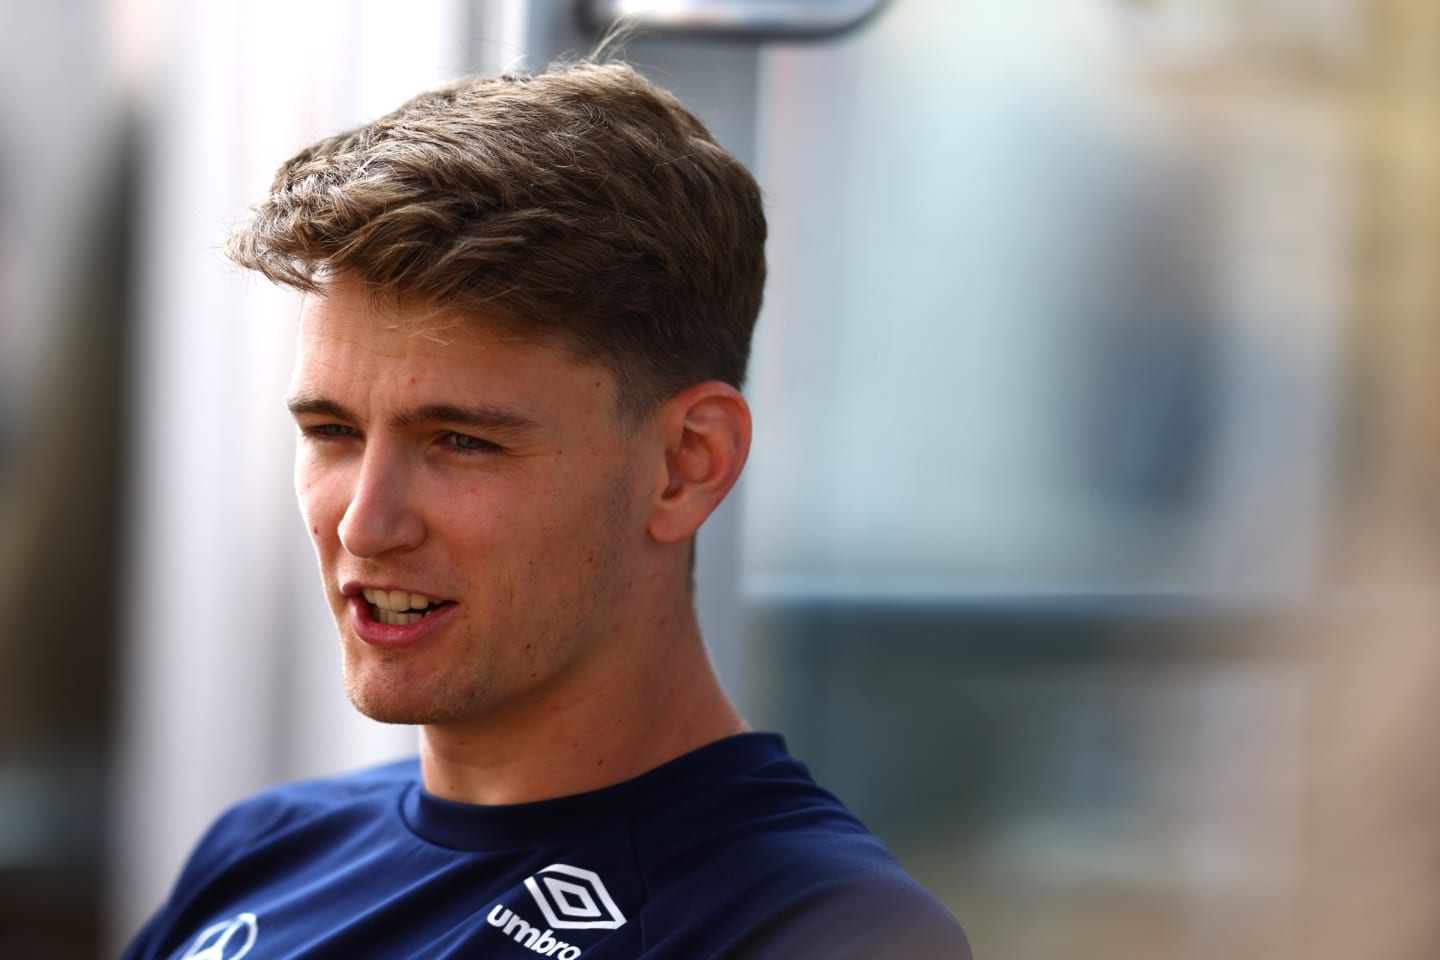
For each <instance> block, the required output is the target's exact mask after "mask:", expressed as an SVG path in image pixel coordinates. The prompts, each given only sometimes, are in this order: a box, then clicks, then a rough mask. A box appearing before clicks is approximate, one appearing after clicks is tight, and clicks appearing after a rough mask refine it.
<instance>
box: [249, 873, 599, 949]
mask: <svg viewBox="0 0 1440 960" xmlns="http://www.w3.org/2000/svg"><path fill="white" fill-rule="evenodd" d="M525 887H526V889H528V890H529V891H530V896H532V897H534V898H535V903H536V905H537V906H539V908H540V912H541V913H543V914H545V921H546V922H547V923H549V924H550V926H551V927H552V928H553V929H556V930H614V929H615V928H616V927H620V926H623V925H624V923H625V915H624V914H623V913H621V912H620V908H619V907H617V906H615V901H614V900H612V899H610V891H608V890H606V889H605V884H603V883H601V882H600V877H599V875H598V874H596V873H595V872H594V871H593V870H582V869H580V868H579V867H572V866H569V865H567V864H563V863H552V864H551V865H550V866H548V867H546V868H545V869H544V870H541V871H539V872H538V873H536V874H535V875H534V876H533V877H528V878H526V880H525ZM225 960H230V958H228V957H227V958H225Z"/></svg>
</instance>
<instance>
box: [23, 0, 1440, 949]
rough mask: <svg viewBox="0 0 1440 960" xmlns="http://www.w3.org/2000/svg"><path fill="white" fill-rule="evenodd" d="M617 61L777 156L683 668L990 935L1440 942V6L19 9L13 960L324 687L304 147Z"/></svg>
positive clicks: (118, 897) (779, 2)
mask: <svg viewBox="0 0 1440 960" xmlns="http://www.w3.org/2000/svg"><path fill="white" fill-rule="evenodd" d="M617 12H625V13H628V14H630V15H632V16H634V17H636V18H638V19H639V20H640V21H641V22H643V23H645V24H647V25H648V27H649V29H648V30H647V31H646V32H645V33H644V34H643V35H642V36H641V37H640V38H639V39H635V40H632V41H630V42H629V43H628V44H627V47H626V49H627V56H628V58H629V59H631V60H632V61H634V62H635V63H636V64H637V65H638V66H640V67H641V68H642V69H643V70H645V72H647V73H648V74H649V75H651V76H652V77H653V78H655V79H657V80H658V81H659V82H661V83H662V84H663V85H665V86H667V87H669V88H671V89H673V90H675V91H676V92H677V93H679V94H680V95H681V97H682V98H683V99H685V100H686V101H687V102H688V103H690V104H691V105H692V107H694V108H695V109H696V111H697V112H698V113H700V114H701V115H702V117H703V118H704V119H705V120H706V121H707V123H709V124H710V125H711V127H712V129H713V130H714V131H715V133H716V134H717V136H718V137H719V138H720V139H721V140H722V141H723V142H724V143H726V144H727V146H729V147H730V148H731V149H732V150H733V151H734V152H735V153H736V154H737V156H739V157H740V158H741V159H742V160H744V161H745V162H746V163H747V164H748V165H750V166H751V168H752V169H753V170H754V171H755V172H756V174H757V176H758V178H759V179H760V181H761V183H762V186H763V187H764V188H765V190H766V193H767V198H768V208H769V213H770V216H771V227H772V240H771V243H770V247H769V256H770V263H771V272H770V275H771V281H770V285H769V287H768V290H767V300H766V307H765V311H764V314H763V315H762V318H761V324H760V330H759V333H758V335H757V337H758V338H757V343H756V349H755V356H754V362H753V367H752V377H751V382H750V387H749V395H750V397H751V400H752V403H753V405H754V407H755V411H756V422H757V430H758V432H757V437H756V443H755V448H754V452H753V454H752V459H751V464H750V468H749V471H748V474H747V477H746V479H745V480H744V482H743V484H742V486H741V488H740V489H739V490H738V492H737V494H736V496H734V497H733V498H732V500H731V502H730V503H729V504H727V506H726V508H725V509H724V510H723V511H722V512H721V513H720V514H719V515H718V516H717V517H716V518H714V520H713V521H712V522H711V524H710V525H709V526H707V528H706V530H705V532H704V534H703V535H702V538H701V541H700V542H701V560H700V564H701V565H700V577H699V590H700V593H699V603H700V607H701V614H702V619H703V622H704V625H705V629H706V635H707V638H708V640H709V642H710V645H711V648H712V651H713V656H714V658H715V660H716V662H717V664H718V666H719V668H720V670H721V673H722V675H723V676H724V678H725V680H726V682H727V685H728V686H729V687H730V689H731V691H732V693H733V694H734V695H735V697H736V699H737V700H738V701H739V702H740V703H741V704H742V707H743V709H744V710H745V711H746V712H747V714H748V716H749V717H750V719H751V721H752V723H753V724H755V725H756V726H760V727H768V728H775V729H780V730H782V731H783V732H784V733H786V735H787V737H788V738H789V741H790V745H791V747H792V750H793V751H794V752H795V753H796V754H797V755H798V756H799V757H801V758H802V759H803V760H805V761H807V762H808V763H809V764H810V765H811V767H812V768H813V769H814V771H815V773H816V774H817V776H818V778H819V779H820V780H821V781H822V782H824V783H825V784H826V785H828V786H830V787H831V788H832V789H834V790H835V791H836V792H837V793H839V794H840V795H841V796H842V797H844V798H845V799H846V800H847V801H848V802H850V804H851V805H852V806H853V807H854V808H855V809H856V811H857V812H858V813H859V814H860V815H861V817H862V818H863V819H865V820H866V821H867V822H868V823H869V824H870V826H871V827H872V829H874V830H875V831H876V832H877V833H878V834H880V836H881V837H882V838H884V839H885V840H886V841H887V842H888V843H889V844H890V845H891V847H892V849H893V850H894V851H895V852H896V854H897V855H898V856H899V857H900V859H901V860H902V862H904V863H905V864H906V865H907V866H908V867H909V868H910V869H911V871H912V872H914V873H915V874H916V875H917V876H919V877H920V878H921V879H922V881H924V882H925V883H926V884H927V885H928V886H930V887H931V888H932V889H933V890H934V891H935V892H936V893H937V895H938V896H940V898H941V899H942V900H944V901H945V902H946V903H947V905H949V906H950V908H951V909H952V910H953V911H954V912H955V913H956V914H957V915H958V916H959V917H960V918H961V919H962V921H963V922H964V923H965V925H966V927H967V929H968V930H969V932H970V934H971V936H972V939H973V941H974V944H975V947H976V954H977V956H979V957H992V958H999V957H1005V958H1036V960H1046V958H1057V960H1058V958H1066V960H1088V958H1102V957H1103V958H1115V957H1156V956H1164V957H1179V958H1192V957H1193V958H1200V957H1205V958H1210V957H1214V956H1228V957H1242V956H1243V957H1261V958H1290V957H1302V956H1303V957H1307V958H1329V957H1337V958H1338V957H1346V958H1353V957H1357V956H1363V957H1366V958H1426V960H1433V958H1434V957H1436V956H1440V907H1437V906H1436V905H1437V904H1440V822H1437V818H1440V772H1437V770H1436V756H1437V749H1436V738H1437V734H1436V732H1435V731H1436V730H1440V726H1437V721H1440V631H1437V626H1440V578H1437V574H1440V509H1437V508H1440V349H1437V348H1440V5H1437V4H1436V3H1435V2H1434V0H1029V2H1026V3H1023V4H1022V3H1013V2H1009V0H890V2H875V0H833V2H829V0H808V2H807V0H689V2H681V3H674V2H669V3H659V2H648V0H612V2H604V0H593V2H581V3H578V4H577V3H575V2H572V0H531V2H525V0H409V2H406V3H403V4H401V3H393V2H391V3H387V2H382V0H363V2H344V0H285V2H280V0H250V2H247V3H239V2H228V3H227V2H221V3H206V4H187V3H183V2H181V0H59V2H54V3H38V2H26V0H0V622H3V623H5V624H6V629H5V630H4V631H3V632H0V956H4V957H6V958H17V960H52V958H54V960H60V958H95V957H105V956H113V955H115V954H116V953H118V951H119V947H120V945H121V944H122V943H123V942H125V941H126V940H127V939H128V938H129V936H130V935H131V934H133V932H134V931H135V930H136V929H137V927H138V926H139V924H140V923H141V921H142V920H143V918H144V917H145V916H146V915H147V914H148V913H149V912H150V911H151V910H153V909H154V908H155V906H156V905H157V904H158V903H159V901H160V899H161V898H162V897H163V896H164V895H165V892H166V890H167V888H168V886H169V884H170V883H171V882H172V881H173V878H174V875H175V871H176V870H177V868H178V866H179V864H180V862H181V860H182V858H183V857H184V855H185V853H186V852H187V850H188V848H189V847H190V845H191V844H192V843H193V842H194V840H195V839H196V837H197V836H198V834H199V832H200V831H201V830H202V829H203V827H204V826H205V824H206V823H208V822H209V821H210V820H211V819H212V818H213V817H214V816H215V815H216V814H217V813H218V812H219V811H220V810H221V809H222V808H223V807H224V806H225V805H227V804H229V803H231V802H233V801H234V800H236V799H238V798H239V797H240V796H242V795H244V794H246V793H248V792H251V791H253V790H255V789H258V788H260V787H262V786H264V785H266V784H268V783H271V782H274V781H276V780H280V779H286V778H292V777H299V776H310V775H315V774H321V773H328V772H333V771H337V770H340V769H344V768H347V767H352V766H355V765H357V764H362V763H368V762H371V761H378V760H383V759H386V758H389V757H392V756H396V755H399V754H403V753H406V752H409V751H411V750H412V749H413V743H414V736H413V732H412V731H409V730H405V729H397V728H386V727H381V726H378V725H375V724H372V723H370V722H368V721H365V720H363V719H362V718H360V717H358V716H357V715H355V714H353V712H352V711H351V710H350V708H349V707H348V705H347V704H346V703H345V702H344V697H343V694H342V692H341V689H340V684H339V682H338V658H337V657H336V655H335V652H334V650H335V644H334V640H333V627H332V625H331V623H330V620H329V616H328V612H327V610H326V609H325V606H324V603H323V600H322V598H321V597H320V594H319V591H318V590H317V589H315V587H316V578H315V574H314V572H313V570H312V566H313V560H312V558H311V554H310V550H309V546H308V543H307V542H306V539H305V537H304V533H303V530H302V528H301V526H300V524H299V523H298V522H297V518H296V515H295V511H294V506H293V497H292V494H291V491H290V481H289V460H290V455H291V447H292V443H293V440H292V434H293V427H292V426H291V425H290V423H289V421H288V418H287V417H286V415H285V413H284V410H283V407H282V396H283V388H284V383H285V380H286V377H287V375H288V369H289V363H290V352H291V349H292V348H291V337H292V336H293V333H294V318H295V316H296V313H297V310H298V301H297V299H296V298H295V297H294V296H293V295H290V294H287V293H284V292H280V291H276V290H272V289H270V288H268V287H267V286H265V285H264V284H263V282H261V281H259V280H256V279H253V278H251V277H248V276H244V275H242V274H241V273H240V272H239V271H238V270H237V269H236V268H233V267H230V266H229V265H228V264H227V263H226V262H225V261H223V259H222V258H221V257H220V256H219V253H218V248H219V246H220V244H221V243H222V242H223V240H224V238H225V236H226V234H227V231H228V229H229V227H230V226H231V225H232V224H233V223H235V222H236V221H237V220H239V219H240V218H242V217H243V216H244V214H245V210H246V207H247V204H249V203H252V202H255V201H256V200H258V199H259V198H260V196H261V195H262V194H263V192H264V190H265V188H266V186H267V184H268V182H269V179H270V175H271V173H272V171H273V170H274V168H275V167H276V166H277V165H278V164H279V162H280V161H281V160H283V159H285V158H286V157H288V156H289V155H290V154H291V153H293V152H294V151H295V150H296V149H298V148H299V147H300V146H302V145H304V144H306V143H308V142H309V141H311V140H312V139H314V138H316V137H318V136H320V135H322V134H325V133H329V132H332V131H334V130H336V129H338V128H340V127H343V126H349V125H353V124H356V123H360V122H363V121H365V120H367V119H370V118H373V117H375V116H377V115H379V114H381V113H383V112H386V111H388V110H389V109H391V108H392V107H394V106H395V105H397V104H398V103H399V102H400V101H401V100H403V99H404V98H406V97H407V96H409V95H410V94H412V93H414V92H416V91H418V90H419V89H421V88H422V87H425V86H428V85H432V84H434V83H437V82H440V81H442V80H444V79H447V78H449V77H452V76H455V75H457V74H462V73H471V72H487V71H496V70H500V69H516V68H518V69H524V68H534V67H538V66H540V65H543V63H545V62H547V61H548V60H549V59H551V58H553V57H554V56H556V55H560V54H564V53H566V52H580V53H583V52H586V51H588V50H590V49H591V48H592V47H593V46H594V43H595V40H596V37H597V36H598V35H599V33H600V32H601V31H602V30H603V27H604V25H605V23H606V22H608V19H609V18H610V17H611V16H613V15H614V14H615V13H617Z"/></svg>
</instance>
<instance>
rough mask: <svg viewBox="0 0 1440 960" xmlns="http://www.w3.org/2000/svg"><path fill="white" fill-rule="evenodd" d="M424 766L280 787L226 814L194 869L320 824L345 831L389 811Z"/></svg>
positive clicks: (404, 763) (390, 766) (396, 764)
mask: <svg viewBox="0 0 1440 960" xmlns="http://www.w3.org/2000/svg"><path fill="white" fill-rule="evenodd" d="M419 778H420V772H419V762H418V761H417V760H416V759H415V758H413V757H412V758H410V759H407V760H398V761H393V762H390V763H386V764H383V765H380V766H375V767H368V768H365V769H362V770H356V771H353V772H349V773H343V774H339V775H336V776H328V777H318V778H314V779H308V780H294V781H290V782H287V783H281V784H277V785H275V786H272V787H269V788H267V789H265V790H263V791H261V792H259V793H256V794H254V795H252V796H249V797H247V798H245V799H244V800H241V801H239V802H238V803H236V804H234V805H233V806H231V807H230V808H229V809H227V810H226V811H225V812H224V813H222V814H221V815H220V816H219V817H218V818H217V819H216V820H215V822H214V823H213V824H211V826H210V828H209V830H207V831H206V833H205V835H204V836H203V837H202V838H201V840H200V843H199V844H198V845H197V846H196V849H195V852H194V855H192V858H191V859H192V866H193V865H194V864H195V862H203V861H205V860H207V859H210V858H213V857H215V856H219V855H223V854H224V853H225V852H226V851H230V850H234V849H236V848H239V847H250V846H254V845H255V844H256V843H257V842H259V841H262V840H264V839H265V838H267V837H269V836H272V835H274V834H276V833H277V832H282V831H291V830H298V829H304V828H305V827H306V826H307V825H309V824H313V823H315V822H318V821H320V820H327V821H338V822H340V823H341V824H342V825H343V824H344V823H345V822H347V821H351V820H353V819H354V818H357V817H366V816H370V815H372V814H373V813H374V812H375V811H378V810H380V809H382V807H383V808H388V807H389V806H390V805H391V803H392V800H393V799H394V798H395V797H396V796H397V795H398V794H399V793H400V792H402V791H404V790H405V789H406V788H407V787H408V786H409V785H410V784H414V783H418V782H419Z"/></svg>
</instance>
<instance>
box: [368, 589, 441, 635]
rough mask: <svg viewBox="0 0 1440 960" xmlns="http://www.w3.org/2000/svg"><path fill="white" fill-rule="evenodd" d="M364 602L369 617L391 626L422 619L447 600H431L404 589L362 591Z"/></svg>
mask: <svg viewBox="0 0 1440 960" xmlns="http://www.w3.org/2000/svg"><path fill="white" fill-rule="evenodd" d="M363 592H364V594H365V602H366V603H367V604H369V607H370V618H371V619H372V620H374V621H376V622H377V623H384V624H389V625H390V626H392V627H409V626H412V625H414V624H417V623H419V622H420V621H421V620H424V619H425V618H426V617H428V616H429V615H430V614H432V613H434V612H435V611H436V610H439V609H440V608H441V607H443V606H446V605H447V604H449V602H450V601H448V600H431V599H430V598H429V597H422V596H421V595H420V594H418V593H407V592H405V591H404V590H372V589H369V588H366V589H365V590H364V591H363Z"/></svg>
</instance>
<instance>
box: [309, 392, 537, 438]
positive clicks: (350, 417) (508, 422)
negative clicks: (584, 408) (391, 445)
mask: <svg viewBox="0 0 1440 960" xmlns="http://www.w3.org/2000/svg"><path fill="white" fill-rule="evenodd" d="M286 406H288V407H289V408H290V415H291V416H293V417H334V418H335V419H336V420H345V421H348V422H350V423H354V422H356V419H357V418H356V417H355V415H354V414H353V413H351V412H350V411H349V410H347V409H346V408H345V407H344V406H343V405H341V404H340V403H338V402H336V401H335V400H332V399H330V398H329V397H325V396H320V395H318V394H299V395H297V396H294V397H291V398H290V399H289V400H288V401H286ZM390 422H391V423H392V424H393V425H394V426H397V427H413V426H416V425H418V424H426V423H449V424H454V425H455V426H457V427H470V428H473V429H479V430H504V431H507V432H510V433H521V432H525V431H529V430H535V429H538V428H539V426H540V424H539V422H538V421H536V420H535V419H534V418H533V417H529V416H526V415H525V414H523V413H520V412H518V411H515V410H509V409H506V408H505V407H491V406H481V407H467V406H462V405H460V404H455V403H426V404H422V405H421V406H418V407H416V408H415V409H413V410H404V411H401V412H400V413H397V414H395V415H394V416H392V417H391V418H390Z"/></svg>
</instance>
